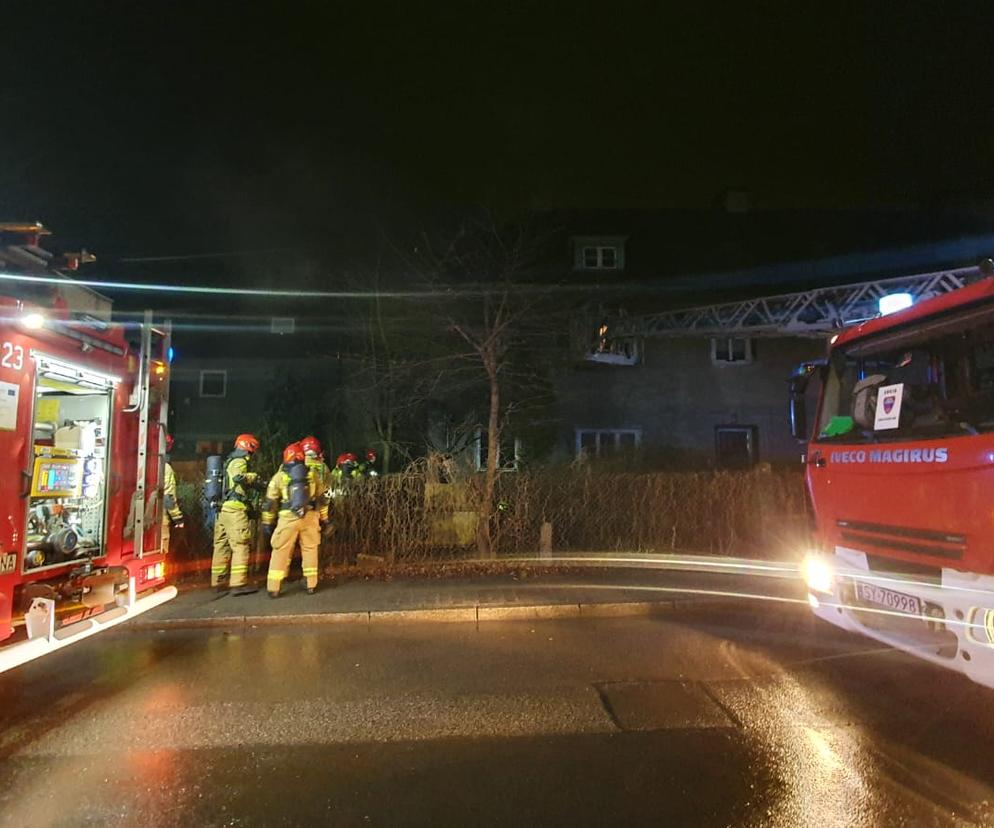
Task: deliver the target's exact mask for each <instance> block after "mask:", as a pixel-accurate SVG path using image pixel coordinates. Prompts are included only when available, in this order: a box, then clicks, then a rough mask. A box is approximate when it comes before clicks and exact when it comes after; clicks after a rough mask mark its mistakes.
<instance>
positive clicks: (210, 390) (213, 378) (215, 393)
mask: <svg viewBox="0 0 994 828" xmlns="http://www.w3.org/2000/svg"><path fill="white" fill-rule="evenodd" d="M227 391H228V372H227V371H201V372H200V396H201V397H223V396H225V394H226V393H227Z"/></svg>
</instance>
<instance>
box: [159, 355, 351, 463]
mask: <svg viewBox="0 0 994 828" xmlns="http://www.w3.org/2000/svg"><path fill="white" fill-rule="evenodd" d="M290 376H295V377H297V378H299V379H300V380H301V381H302V382H303V383H304V389H305V393H306V395H307V397H306V399H305V400H301V402H302V403H303V404H304V405H306V406H308V407H311V408H312V409H314V410H316V411H324V412H328V420H329V421H328V422H326V423H325V432H326V433H327V432H328V431H330V430H332V428H333V425H334V424H333V423H332V422H331V421H330V420H331V418H332V415H331V412H333V410H334V403H333V399H334V395H335V393H336V392H337V390H338V388H339V387H340V385H341V382H342V362H341V360H338V359H336V358H334V357H327V358H314V357H312V358H306V359H293V358H288V357H283V358H277V357H270V358H249V357H227V356H218V357H216V358H210V359H202V358H198V359H180V360H178V361H177V363H176V364H174V365H173V368H172V381H171V384H170V390H169V394H170V405H169V408H170V422H169V428H170V432H171V433H172V435H173V438H174V439H175V440H176V446H175V448H174V450H173V454H174V455H175V456H176V457H178V458H189V457H192V456H195V455H204V454H213V453H215V452H218V451H221V450H224V451H227V450H228V449H230V447H231V446H230V444H231V441H232V439H233V438H234V437H235V435H237V434H239V433H242V432H252V433H257V432H259V430H260V429H261V428H262V424H263V422H264V420H265V417H266V411H267V406H268V405H269V404H270V401H271V400H272V397H273V395H274V394H275V393H277V392H278V390H279V389H280V387H281V386H282V384H283V383H284V382H285V381H286V379H287V378H288V377H290ZM222 377H223V382H221V380H222ZM222 386H223V387H222ZM301 436H302V435H301Z"/></svg>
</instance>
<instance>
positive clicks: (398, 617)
mask: <svg viewBox="0 0 994 828" xmlns="http://www.w3.org/2000/svg"><path fill="white" fill-rule="evenodd" d="M748 600H749V599H747V598H713V599H707V598H688V599H675V600H673V599H669V600H664V601H628V602H614V603H588V604H532V605H514V606H503V607H501V606H479V605H477V606H472V607H445V608H440V609H409V610H376V611H364V612H323V613H297V614H292V615H227V616H219V617H215V618H165V619H162V620H161V621H155V620H152V619H149V618H136V619H135V620H134V621H129V622H128V623H127V624H125V625H123V626H122V629H128V630H134V631H148V630H161V631H165V630H184V629H202V628H217V627H282V626H302V625H314V626H320V625H325V624H334V625H338V624H364V625H366V626H370V625H373V624H377V625H379V624H407V623H412V624H414V623H462V624H477V625H479V624H480V623H481V622H486V621H549V620H556V619H576V618H630V617H637V616H653V615H666V614H668V613H672V612H678V611H683V610H690V609H694V610H710V611H714V610H722V609H726V610H727V609H740V608H741V607H742V606H743V604H744V603H746V602H748Z"/></svg>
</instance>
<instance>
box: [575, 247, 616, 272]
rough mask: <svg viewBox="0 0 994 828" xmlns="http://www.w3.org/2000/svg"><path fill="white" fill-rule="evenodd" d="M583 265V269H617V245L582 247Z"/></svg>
mask: <svg viewBox="0 0 994 828" xmlns="http://www.w3.org/2000/svg"><path fill="white" fill-rule="evenodd" d="M583 267H584V269H585V270H617V268H618V248H617V247H607V246H604V247H584V248H583Z"/></svg>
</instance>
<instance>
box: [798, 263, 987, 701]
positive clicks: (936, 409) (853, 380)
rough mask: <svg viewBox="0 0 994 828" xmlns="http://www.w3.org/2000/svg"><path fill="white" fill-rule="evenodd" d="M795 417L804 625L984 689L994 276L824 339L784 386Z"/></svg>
mask: <svg viewBox="0 0 994 828" xmlns="http://www.w3.org/2000/svg"><path fill="white" fill-rule="evenodd" d="M813 377H820V379H821V383H820V399H819V402H818V413H817V418H816V423H815V426H814V428H813V429H812V431H813V434H812V433H811V431H808V429H807V427H806V424H805V420H806V417H805V415H804V399H805V391H806V385H807V382H808V380H809V379H811V378H813ZM812 388H814V386H812ZM791 420H792V425H793V428H794V432H795V436H799V437H801V436H803V437H804V438H806V439H808V440H809V442H808V446H807V451H806V455H805V461H806V464H807V474H806V477H807V487H808V491H809V493H810V496H811V500H812V503H813V506H814V512H815V518H816V524H817V536H818V539H819V545H820V548H819V549H818V550H817V551H815V552H813V553H812V554H811V555H809V556H808V557H807V558H806V559H805V561H804V563H803V567H802V569H803V573H804V575H805V578H806V581H807V586H808V600H809V602H810V604H811V606H812V607H813V608H814V612H815V613H816V614H817V615H818V616H819V617H820V618H823V619H825V620H826V621H830V622H832V623H833V624H836V625H838V626H840V627H843V628H845V629H847V630H851V631H854V632H859V633H862V634H865V635H868V636H870V637H872V638H875V639H877V640H879V641H882V642H885V643H886V644H889V645H892V646H894V647H898V648H900V649H902V650H905V651H907V652H909V653H913V654H914V655H917V656H920V657H922V658H925V659H928V660H929V661H932V662H934V663H936V664H940V665H942V666H944V667H948V668H951V669H954V670H957V671H959V672H962V673H965V674H966V675H968V676H969V677H970V678H972V679H973V680H975V681H977V682H980V683H981V684H985V685H987V686H990V687H994V278H986V279H982V280H980V281H976V282H974V283H973V284H970V285H968V286H966V287H963V288H960V289H958V290H955V291H952V292H950V293H947V294H944V295H941V296H937V297H934V298H930V299H926V300H923V301H921V302H919V303H918V304H915V305H913V306H911V307H908V308H907V309H905V310H901V311H898V312H895V313H892V314H889V315H886V316H881V317H878V318H875V319H872V320H869V321H866V322H863V323H862V324H859V325H857V326H854V327H851V328H849V329H846V330H845V331H844V332H842V333H840V334H839V335H838V336H836V337H834V338H833V341H832V343H831V345H830V347H829V351H828V356H827V358H826V359H824V360H819V361H817V362H811V363H806V364H804V365H801V366H800V367H799V368H798V369H797V371H796V372H795V374H794V376H793V377H792V379H791Z"/></svg>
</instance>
